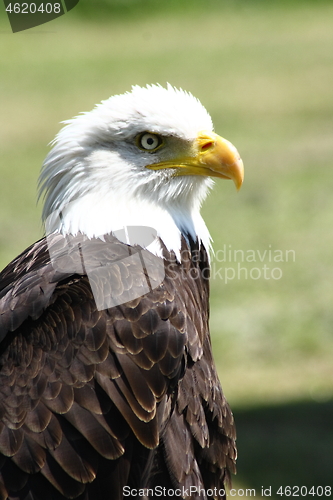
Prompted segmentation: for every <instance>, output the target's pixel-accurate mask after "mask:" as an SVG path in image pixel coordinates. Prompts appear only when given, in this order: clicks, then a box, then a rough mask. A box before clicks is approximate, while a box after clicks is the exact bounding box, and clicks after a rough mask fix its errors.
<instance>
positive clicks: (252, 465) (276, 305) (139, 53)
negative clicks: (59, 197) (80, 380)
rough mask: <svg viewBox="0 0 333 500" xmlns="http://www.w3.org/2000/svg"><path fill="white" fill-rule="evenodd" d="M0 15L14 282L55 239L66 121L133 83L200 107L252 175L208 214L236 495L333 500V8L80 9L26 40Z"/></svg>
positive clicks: (5, 191) (6, 237)
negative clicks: (50, 237) (41, 181)
mask: <svg viewBox="0 0 333 500" xmlns="http://www.w3.org/2000/svg"><path fill="white" fill-rule="evenodd" d="M0 15H1V19H0V104H1V107H0V109H1V111H0V154H1V164H0V265H1V267H4V266H5V265H6V264H7V263H8V262H9V261H10V260H11V259H12V258H14V257H15V256H16V255H17V254H18V253H19V252H21V251H22V250H23V249H24V248H25V247H27V246H28V245H29V244H31V243H32V242H34V241H35V240H36V239H38V238H40V237H41V236H42V228H41V224H40V212H41V206H40V204H39V205H37V206H36V181H37V177H38V173H39V169H40V166H41V163H42V161H43V158H44V157H45V155H46V154H47V152H48V150H49V148H48V146H47V144H48V143H49V142H50V141H51V140H52V139H53V137H54V135H55V134H56V133H57V131H58V130H59V128H60V125H59V122H60V121H62V120H64V119H67V118H70V117H72V116H74V115H76V114H78V113H79V112H81V111H88V110H90V109H91V108H92V107H93V106H94V104H95V103H97V102H99V101H100V100H102V99H106V98H107V97H109V96H110V95H112V94H115V93H122V92H124V91H126V90H129V89H130V87H131V85H133V84H139V85H145V84H146V83H155V82H158V83H160V84H165V83H166V82H170V83H171V84H173V85H175V86H178V87H182V88H184V89H186V90H188V91H191V92H192V93H193V94H194V95H195V96H197V97H198V98H199V99H200V100H201V101H202V103H203V104H204V105H205V106H206V107H207V109H208V111H209V112H210V113H211V115H212V117H213V121H214V123H215V129H216V131H217V132H218V133H219V134H220V135H222V136H224V137H226V138H228V139H229V140H231V141H232V142H233V143H234V144H235V145H236V146H237V148H238V150H239V151H240V153H241V155H242V157H243V160H244V164H245V182H244V185H243V187H242V189H241V191H240V192H239V193H236V191H235V189H234V187H233V185H232V184H231V183H227V182H223V181H219V182H217V183H216V186H215V189H214V191H213V192H212V193H211V196H210V197H209V199H208V200H207V202H206V203H205V205H204V207H203V212H204V217H205V219H206V222H207V224H208V227H209V228H210V230H211V233H212V236H213V239H214V249H215V252H216V256H215V258H214V259H213V261H212V283H211V289H212V297H211V329H212V336H213V346H214V353H215V359H216V363H217V366H218V369H219V373H220V378H221V381H222V385H223V387H224V391H225V393H226V395H227V398H228V400H229V402H230V404H231V406H232V408H233V411H234V414H235V418H236V423H237V429H238V447H239V461H238V475H237V476H236V479H235V481H234V487H235V488H244V495H243V496H246V495H245V493H246V492H245V489H246V488H255V490H256V496H257V497H259V496H260V492H261V487H262V486H263V487H264V488H268V487H269V486H271V487H272V496H274V493H275V498H279V495H276V491H277V489H278V487H279V486H282V487H285V486H288V485H289V486H296V485H298V486H302V485H305V486H307V487H308V488H311V486H315V487H317V486H320V485H321V486H325V485H332V483H333V479H332V476H333V431H332V422H333V367H332V355H333V335H332V324H333V307H332V302H333V300H332V299H333V290H332V278H333V266H332V247H333V196H332V191H333V172H332V167H333V4H332V2H331V1H327V2H325V1H319V0H317V1H312V2H311V1H302V0H296V1H292V0H290V1H278V0H276V1H270V0H267V1H264V0H261V1H260V0H257V1H251V0H238V1H237V0H235V1H232V0H229V1H228V0H225V1H223V0H220V1H218V0H216V1H213V0H202V1H201V0H196V1H190V0H179V1H176V0H169V1H168V2H161V1H158V0H155V1H153V0H151V1H144V0H136V1H135V0H122V1H120V0H119V1H114V0H109V1H107V0H104V1H102V0H99V1H95V0H94V1H92V0H81V1H80V3H79V5H78V6H77V7H75V9H73V10H72V11H71V12H70V13H68V14H66V15H65V16H63V17H60V18H58V19H57V20H55V21H52V22H51V23H48V24H45V25H43V26H40V27H37V28H34V29H31V30H28V31H23V32H20V33H17V34H15V35H14V34H12V33H11V30H10V26H9V22H8V20H7V19H6V16H5V11H4V8H2V6H0ZM235 251H236V253H235ZM288 251H289V253H288ZM287 257H289V258H287ZM246 258H247V260H246ZM274 259H275V260H274ZM240 268H241V269H240ZM226 278H227V279H226ZM303 491H304V490H303ZM240 496H242V494H241V492H240ZM310 496H311V495H310ZM235 498H236V497H235Z"/></svg>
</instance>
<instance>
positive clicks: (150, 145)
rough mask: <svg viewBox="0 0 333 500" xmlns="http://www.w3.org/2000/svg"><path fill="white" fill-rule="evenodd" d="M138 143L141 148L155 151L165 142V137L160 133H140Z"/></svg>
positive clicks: (150, 151)
mask: <svg viewBox="0 0 333 500" xmlns="http://www.w3.org/2000/svg"><path fill="white" fill-rule="evenodd" d="M136 144H137V146H138V147H139V148H140V149H143V150H144V151H148V152H149V153H154V152H155V151H156V150H157V149H158V148H159V147H160V146H162V144H163V139H162V137H161V136H160V135H157V134H152V133H150V132H143V134H139V135H138V136H137V139H136Z"/></svg>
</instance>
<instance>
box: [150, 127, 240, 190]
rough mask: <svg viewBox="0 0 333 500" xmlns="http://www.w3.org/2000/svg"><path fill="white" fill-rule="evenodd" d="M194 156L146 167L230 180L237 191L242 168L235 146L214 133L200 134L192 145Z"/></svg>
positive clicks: (179, 173) (177, 173) (180, 173)
mask: <svg viewBox="0 0 333 500" xmlns="http://www.w3.org/2000/svg"><path fill="white" fill-rule="evenodd" d="M193 149H194V156H190V155H189V156H182V157H179V158H175V159H172V160H168V161H162V162H159V163H153V164H151V165H147V168H149V169H151V170H160V169H163V168H174V169H176V173H175V175H176V176H178V175H203V176H206V177H219V178H221V179H232V180H233V181H234V183H235V185H236V188H237V189H239V188H240V187H241V185H242V183H243V179H244V166H243V162H242V160H241V158H240V156H239V153H238V151H237V149H236V148H235V146H233V145H232V144H231V142H229V141H227V140H226V139H223V138H222V137H220V136H219V135H217V134H215V133H214V132H205V131H203V132H200V133H199V135H198V137H197V138H196V139H195V141H194V144H193Z"/></svg>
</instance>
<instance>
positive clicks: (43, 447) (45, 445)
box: [0, 85, 243, 500]
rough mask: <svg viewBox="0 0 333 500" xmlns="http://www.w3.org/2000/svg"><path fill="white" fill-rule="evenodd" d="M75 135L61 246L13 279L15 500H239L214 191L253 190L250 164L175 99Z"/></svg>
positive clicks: (27, 260) (0, 349) (189, 100)
mask: <svg viewBox="0 0 333 500" xmlns="http://www.w3.org/2000/svg"><path fill="white" fill-rule="evenodd" d="M65 123H66V125H65V126H64V128H63V129H62V130H61V131H60V133H59V134H58V135H57V137H56V138H55V140H54V142H53V147H52V149H51V151H50V153H49V154H48V156H47V158H46V160H45V162H44V165H43V168H42V172H41V176H40V193H41V194H43V195H44V210H43V219H44V221H45V225H46V236H45V237H44V238H42V239H41V240H40V241H38V242H36V243H34V244H33V245H32V246H30V247H29V248H28V249H27V250H25V251H24V252H23V253H22V254H21V255H19V256H18V257H17V258H16V259H15V260H13V261H12V262H11V263H10V264H9V265H8V266H7V267H6V268H5V269H4V270H3V272H2V273H1V275H0V332H1V343H0V393H1V397H0V418H1V422H0V470H1V473H0V498H1V499H7V498H8V499H12V500H14V499H15V500H46V499H47V500H64V499H77V500H107V499H113V500H117V499H122V498H137V497H141V498H169V497H170V496H172V495H176V496H179V497H182V498H191V499H199V498H200V499H203V498H206V499H208V498H216V499H221V498H224V496H225V492H224V484H225V482H227V481H228V480H229V476H230V473H233V472H234V470H235V459H236V447H235V428H234V421H233V416H232V413H231V410H230V408H229V406H228V404H227V402H226V400H225V397H224V395H223V392H222V388H221V385H220V382H219V379H218V376H217V372H216V369H215V366H214V361H213V358H212V350H211V340H210V335H209V327H208V316H209V304H208V295H209V250H210V236H209V232H208V230H207V228H206V225H205V223H204V221H203V219H202V217H201V215H200V206H201V203H202V201H203V199H204V198H205V197H206V195H207V192H208V190H209V188H210V187H211V186H212V180H211V178H212V177H218V178H222V179H232V180H233V181H234V183H235V184H236V187H237V188H239V187H240V185H241V183H242V181H243V164H242V161H241V159H240V157H239V155H238V153H237V150H236V149H235V148H234V146H233V145H232V144H231V143H229V142H228V141H227V140H225V139H222V138H221V137H220V136H218V135H217V134H215V133H214V132H213V126H212V121H211V118H210V116H209V114H208V113H207V111H206V109H205V108H204V107H203V106H202V104H201V103H200V102H199V101H198V100H197V99H196V98H194V97H193V96H192V95H191V94H189V93H186V92H184V91H182V90H179V89H175V88H174V87H172V86H170V85H168V86H167V88H163V87H161V86H159V85H150V86H147V87H144V88H141V87H138V86H135V87H133V88H132V90H131V92H128V93H125V94H123V95H116V96H113V97H111V98H110V99H108V100H106V101H103V102H102V103H101V104H99V105H98V106H96V107H95V108H94V109H93V110H92V111H91V112H89V113H85V114H81V115H79V116H78V117H76V118H74V119H72V120H69V121H68V122H65ZM172 492H173V493H172Z"/></svg>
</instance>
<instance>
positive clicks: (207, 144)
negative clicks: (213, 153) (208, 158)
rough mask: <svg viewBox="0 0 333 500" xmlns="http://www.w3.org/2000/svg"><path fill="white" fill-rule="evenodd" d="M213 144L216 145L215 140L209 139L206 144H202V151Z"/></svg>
mask: <svg viewBox="0 0 333 500" xmlns="http://www.w3.org/2000/svg"><path fill="white" fill-rule="evenodd" d="M212 146H214V142H213V141H207V142H205V144H203V145H202V146H201V151H207V149H210V148H211V147H212Z"/></svg>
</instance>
